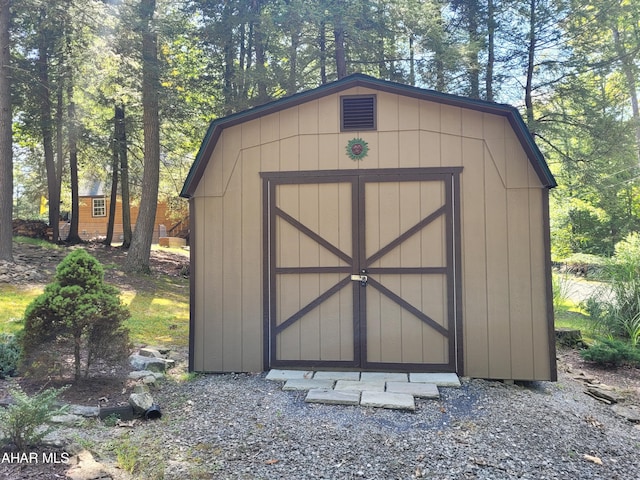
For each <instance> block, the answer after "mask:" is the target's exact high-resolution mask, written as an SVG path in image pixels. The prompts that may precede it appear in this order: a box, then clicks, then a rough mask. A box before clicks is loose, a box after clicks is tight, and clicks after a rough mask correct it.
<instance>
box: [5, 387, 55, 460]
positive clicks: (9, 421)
mask: <svg viewBox="0 0 640 480" xmlns="http://www.w3.org/2000/svg"><path fill="white" fill-rule="evenodd" d="M62 391H64V388H58V389H56V388H48V389H46V390H43V391H42V392H40V393H38V394H36V395H33V396H31V397H30V396H29V395H27V394H26V393H24V392H23V391H22V389H21V388H20V386H19V385H17V384H14V385H13V386H12V387H11V388H10V389H9V393H10V394H11V398H13V401H14V403H13V404H11V405H9V406H8V407H7V408H6V409H4V408H0V440H1V441H2V445H6V444H11V443H12V444H14V445H15V446H16V447H18V449H20V450H22V451H23V450H25V449H26V448H27V447H30V446H34V445H38V444H39V443H40V442H41V441H42V439H43V438H44V437H45V436H47V435H48V434H49V433H51V432H52V431H53V430H54V429H55V427H52V426H47V427H45V425H46V424H47V422H48V421H49V420H51V417H53V416H55V415H61V414H63V413H65V412H66V411H67V408H68V407H67V406H63V407H60V406H59V405H57V403H56V400H57V398H58V395H60V393H62Z"/></svg>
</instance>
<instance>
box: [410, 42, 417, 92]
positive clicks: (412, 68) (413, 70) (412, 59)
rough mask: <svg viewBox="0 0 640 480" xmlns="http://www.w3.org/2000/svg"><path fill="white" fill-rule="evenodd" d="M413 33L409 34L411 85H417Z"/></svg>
mask: <svg viewBox="0 0 640 480" xmlns="http://www.w3.org/2000/svg"><path fill="white" fill-rule="evenodd" d="M414 42H415V41H414V39H413V34H410V35H409V85H412V86H414V87H415V85H416V59H415V55H416V53H415V47H414V45H413V44H414Z"/></svg>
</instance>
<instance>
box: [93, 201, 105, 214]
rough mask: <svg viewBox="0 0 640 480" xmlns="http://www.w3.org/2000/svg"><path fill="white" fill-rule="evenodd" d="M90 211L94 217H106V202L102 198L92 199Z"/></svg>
mask: <svg viewBox="0 0 640 480" xmlns="http://www.w3.org/2000/svg"><path fill="white" fill-rule="evenodd" d="M91 211H92V212H93V216H94V217H106V216H107V202H106V200H105V199H104V198H94V199H93V204H92V208H91Z"/></svg>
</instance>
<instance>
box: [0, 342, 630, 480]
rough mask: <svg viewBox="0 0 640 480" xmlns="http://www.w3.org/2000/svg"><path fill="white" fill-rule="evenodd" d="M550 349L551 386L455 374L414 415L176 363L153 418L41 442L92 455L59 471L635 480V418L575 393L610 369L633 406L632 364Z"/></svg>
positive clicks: (8, 467)
mask: <svg viewBox="0 0 640 480" xmlns="http://www.w3.org/2000/svg"><path fill="white" fill-rule="evenodd" d="M559 358H560V363H559V366H560V371H559V380H558V382H556V383H553V382H532V383H527V384H515V385H508V384H504V383H502V382H496V381H485V380H479V379H463V381H462V387H461V388H458V389H456V388H442V389H441V398H440V400H417V404H416V406H417V409H416V411H415V412H405V411H392V410H382V409H373V408H363V407H345V406H328V405H317V404H307V403H305V402H304V393H300V392H284V391H282V390H281V384H279V383H277V382H271V381H267V380H265V379H264V374H224V375H203V376H195V377H194V378H190V379H188V380H180V381H179V380H178V379H177V377H176V375H177V374H178V373H179V372H180V371H182V369H183V368H184V364H183V365H182V366H181V367H178V368H177V369H176V370H174V372H173V373H174V377H173V379H171V378H170V379H168V380H166V381H165V382H164V383H162V384H160V386H158V387H157V388H155V389H153V390H152V394H153V397H154V400H155V401H156V402H157V403H158V404H159V405H160V406H161V409H162V418H161V419H160V420H156V421H143V420H136V421H133V422H121V424H120V425H119V426H111V425H107V424H106V423H105V422H101V421H98V420H87V421H86V422H84V424H83V426H82V427H73V428H69V427H65V428H62V429H61V430H60V431H58V432H57V433H56V436H55V437H54V440H55V441H56V442H58V443H62V445H63V447H62V449H60V450H58V452H71V453H74V452H77V451H78V450H81V449H82V448H86V449H88V450H89V451H90V452H91V453H92V454H93V457H94V459H95V461H96V462H99V463H98V464H97V465H99V468H98V469H97V470H95V471H93V474H92V475H90V476H87V477H72V478H113V479H129V478H140V479H154V478H157V479H161V478H164V479H176V480H178V479H180V480H182V479H214V478H215V479H225V478H229V479H268V480H270V479H277V478H281V479H307V478H308V479H318V478H324V479H358V478H363V479H381V480H387V479H413V478H435V479H512V478H513V479H515V478H523V479H527V478H528V479H573V478H576V479H577V478H579V479H629V478H637V477H638V474H639V472H640V455H639V453H640V427H639V426H638V424H636V423H634V422H632V421H629V420H628V419H626V418H624V417H622V416H620V415H619V414H618V413H616V410H615V408H616V406H615V405H614V406H611V405H607V404H605V403H602V402H600V401H598V400H596V399H594V398H592V397H590V396H588V395H586V394H585V389H586V387H587V386H588V385H589V384H598V382H599V381H601V378H607V381H610V382H611V386H616V385H617V384H616V383H613V382H614V381H616V379H617V375H620V374H621V373H622V374H624V375H625V376H627V375H630V376H629V378H626V380H625V382H626V383H624V384H621V385H624V386H616V387H615V388H613V390H612V391H614V392H615V393H616V394H617V395H619V397H620V403H619V404H618V406H619V405H622V406H628V405H631V404H637V403H638V399H639V395H640V390H639V388H640V382H639V381H638V376H637V371H633V372H627V371H622V372H619V373H614V372H605V371H603V372H602V373H606V374H607V375H606V376H605V375H603V376H602V377H599V376H598V374H599V371H597V370H596V371H594V370H583V369H582V368H580V365H578V364H572V363H571V362H573V361H576V360H577V361H578V362H580V360H579V358H578V357H577V356H576V355H575V352H573V351H569V350H563V351H561V352H560V353H559ZM638 420H640V419H638ZM47 448H49V449H52V448H53V447H47ZM47 448H45V449H40V450H39V451H38V452H39V453H38V454H42V452H47V451H49V450H47ZM71 453H70V456H71ZM1 454H2V453H1V452H0V455H1ZM72 458H73V457H72ZM94 463H95V462H94ZM118 465H120V467H118ZM127 465H128V466H130V468H131V470H132V471H133V473H132V474H130V473H127V472H126V471H125V470H124V469H123V468H121V467H126V466H127ZM45 467H47V468H45ZM68 468H69V466H68V465H56V466H54V468H50V466H49V465H47V466H45V465H32V464H22V465H16V464H6V463H5V464H2V463H0V478H3V479H4V478H7V479H14V478H15V479H25V478H46V479H48V478H51V479H53V478H64V475H65V472H66V471H67V469H68ZM36 473H38V474H39V475H42V476H36V475H35V474H36ZM56 475H58V476H56Z"/></svg>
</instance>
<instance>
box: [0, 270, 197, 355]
mask: <svg viewBox="0 0 640 480" xmlns="http://www.w3.org/2000/svg"><path fill="white" fill-rule="evenodd" d="M151 285H152V286H151V287H147V288H146V290H145V291H139V292H134V291H124V292H122V296H121V298H122V301H123V302H124V303H125V304H126V305H127V306H128V307H129V311H130V312H131V318H130V319H129V320H128V321H127V323H126V325H127V327H129V330H130V332H131V340H132V341H133V342H134V343H146V344H158V345H176V346H186V345H187V344H188V339H189V281H188V280H187V279H184V278H169V277H160V278H152V283H151ZM41 293H42V288H33V289H25V288H17V287H14V286H11V285H0V305H2V308H1V309H0V333H16V332H18V331H20V330H22V328H23V324H22V317H23V315H24V311H25V309H26V308H27V305H29V303H31V301H32V300H33V299H34V298H36V297H37V296H38V295H40V294H41Z"/></svg>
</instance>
